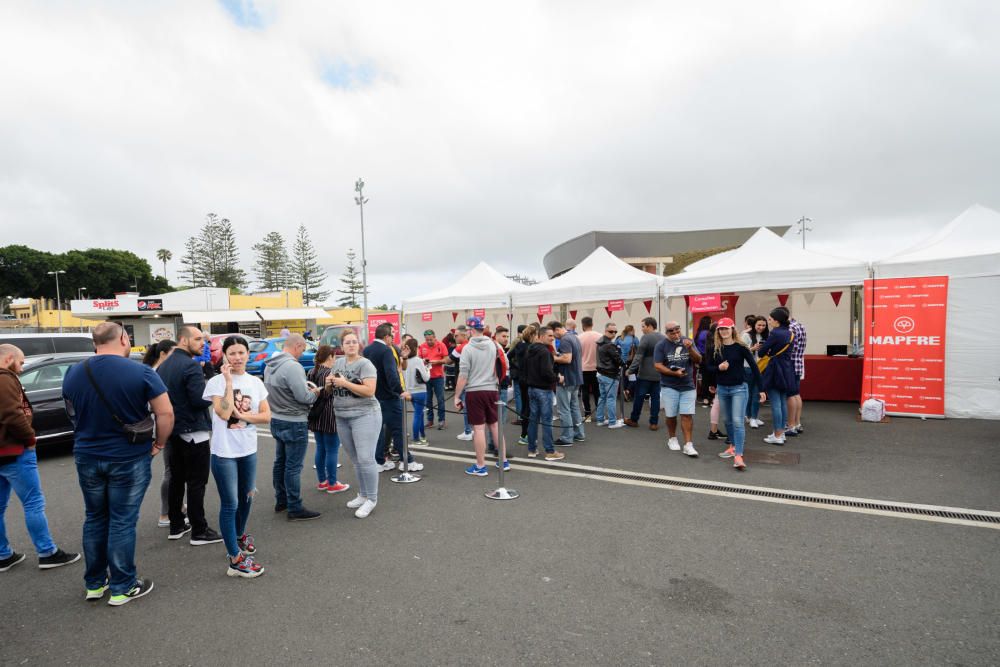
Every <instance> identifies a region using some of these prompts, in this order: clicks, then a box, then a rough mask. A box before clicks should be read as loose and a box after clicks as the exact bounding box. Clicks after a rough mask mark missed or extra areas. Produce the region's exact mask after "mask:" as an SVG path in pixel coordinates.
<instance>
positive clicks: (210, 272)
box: [181, 213, 247, 291]
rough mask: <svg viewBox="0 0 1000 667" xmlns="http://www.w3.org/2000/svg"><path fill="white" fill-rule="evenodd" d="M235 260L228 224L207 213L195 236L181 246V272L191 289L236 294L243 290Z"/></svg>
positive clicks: (233, 236)
mask: <svg viewBox="0 0 1000 667" xmlns="http://www.w3.org/2000/svg"><path fill="white" fill-rule="evenodd" d="M239 261H240V255H239V249H238V248H237V247H236V234H235V233H234V232H233V225H232V223H231V222H230V221H229V220H228V219H226V218H219V216H217V215H216V214H214V213H209V214H208V215H207V216H205V224H204V225H202V227H201V230H200V231H199V233H198V235H197V236H192V237H191V238H190V239H188V241H187V243H186V244H185V245H184V256H183V257H182V258H181V264H182V265H183V266H184V267H185V268H184V271H183V272H182V273H183V275H184V276H185V277H187V278H188V279H189V280H190V282H191V286H192V287H225V288H227V289H230V290H237V291H238V290H241V289H243V288H244V287H246V282H247V281H246V272H245V271H244V270H243V269H241V268H239Z"/></svg>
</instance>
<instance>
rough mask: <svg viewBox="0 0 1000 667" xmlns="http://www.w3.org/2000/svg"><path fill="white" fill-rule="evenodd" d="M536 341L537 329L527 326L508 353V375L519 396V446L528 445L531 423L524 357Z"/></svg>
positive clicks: (531, 325) (530, 325)
mask: <svg viewBox="0 0 1000 667" xmlns="http://www.w3.org/2000/svg"><path fill="white" fill-rule="evenodd" d="M536 340H538V327H536V326H535V325H534V324H529V325H528V326H527V327H525V329H524V331H522V332H521V338H520V340H518V341H517V345H515V346H514V349H513V350H511V352H510V373H511V377H512V378H514V381H515V382H516V383H517V392H518V394H520V396H521V398H520V400H521V409H520V410H519V412H520V413H521V414H520V415H519V416H518V418H517V419H518V423H519V424H520V425H521V437H520V438H518V439H517V444H519V445H527V444H528V422H529V421H531V401H529V400H528V383H527V382H525V378H524V355H525V353H526V352H527V351H528V348H529V347H531V344H532V343H534V342H535V341H536ZM515 365H516V366H517V377H514V372H515V371H514V367H515Z"/></svg>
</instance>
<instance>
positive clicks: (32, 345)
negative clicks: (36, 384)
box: [0, 333, 94, 357]
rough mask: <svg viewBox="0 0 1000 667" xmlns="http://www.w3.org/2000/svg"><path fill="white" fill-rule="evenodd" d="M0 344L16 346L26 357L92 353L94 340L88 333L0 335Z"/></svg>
mask: <svg viewBox="0 0 1000 667" xmlns="http://www.w3.org/2000/svg"><path fill="white" fill-rule="evenodd" d="M0 343H8V344H10V345H17V346H18V347H19V348H20V349H21V352H23V353H24V356H26V357H34V356H38V355H43V354H53V353H56V352H93V351H94V339H93V338H92V337H91V336H90V334H89V333H61V334H60V333H55V334H50V333H46V334H29V333H17V334H0Z"/></svg>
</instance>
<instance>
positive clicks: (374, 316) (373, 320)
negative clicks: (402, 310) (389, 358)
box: [368, 313, 400, 345]
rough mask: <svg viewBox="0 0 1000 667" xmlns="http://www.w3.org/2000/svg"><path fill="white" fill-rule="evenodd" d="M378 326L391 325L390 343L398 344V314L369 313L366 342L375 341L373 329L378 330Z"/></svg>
mask: <svg viewBox="0 0 1000 667" xmlns="http://www.w3.org/2000/svg"><path fill="white" fill-rule="evenodd" d="M380 324H391V325H392V341H393V342H394V343H395V344H396V345H399V343H400V332H399V313H370V314H369V315H368V342H369V343H371V342H373V341H374V340H375V329H377V328H378V325H380Z"/></svg>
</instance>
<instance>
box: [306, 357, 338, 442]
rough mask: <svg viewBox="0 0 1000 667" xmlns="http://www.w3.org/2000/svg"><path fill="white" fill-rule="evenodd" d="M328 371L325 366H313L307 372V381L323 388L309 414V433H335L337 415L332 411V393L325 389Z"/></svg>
mask: <svg viewBox="0 0 1000 667" xmlns="http://www.w3.org/2000/svg"><path fill="white" fill-rule="evenodd" d="M330 370H331V369H329V368H327V367H326V366H313V367H312V369H311V370H310V371H309V375H308V378H307V379H308V380H309V381H310V382H312V383H314V384H315V385H316V386H317V387H324V389H323V391H321V392H320V394H319V396H318V397H317V398H316V403H315V404H314V406H313V409H312V410H311V412H310V416H309V430H310V431H314V432H315V431H319V432H320V433H336V432H337V415H336V413H335V412H334V411H333V393H332V392H331V391H330V390H329V389H326V388H325V385H326V376H327V375H329V374H330ZM316 406H319V407H316Z"/></svg>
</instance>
